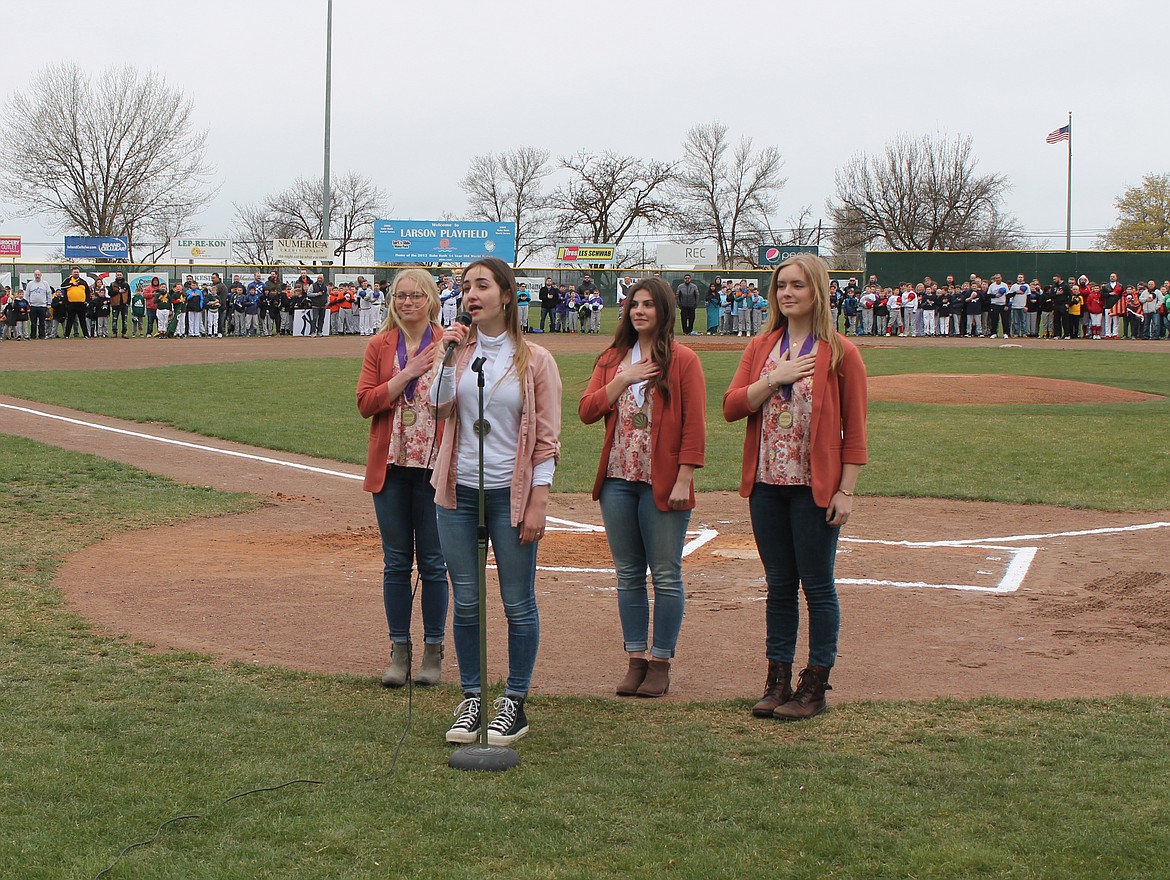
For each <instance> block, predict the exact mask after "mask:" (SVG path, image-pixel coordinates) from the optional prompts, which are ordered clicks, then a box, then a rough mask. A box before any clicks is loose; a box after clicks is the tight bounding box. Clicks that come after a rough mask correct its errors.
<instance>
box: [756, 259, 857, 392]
mask: <svg viewBox="0 0 1170 880" xmlns="http://www.w3.org/2000/svg"><path fill="white" fill-rule="evenodd" d="M785 266H796V267H797V268H798V269H800V271H801V272H802V273H804V278H805V281H807V282H808V286H809V289H810V290H812V293H813V316H812V317H813V320H812V331H813V336H814V337H816V338H817V339H818V340H820V341H821V342H826V343H828V345H829V350H830V351H831V352H832V355H831V357H830V359H829V367H830V369H833V370H835V369H837V366H838V364H840V363H841V358H842V357H844V356H845V347H844V346H843V345H842V344H841V340H840V338H839V337H838V336H837V329H836V328H835V327H834V326H833V313H832V311H831V310H830V309H829V264H828V263H826V262H825V261H824V260H822V259H821V258H820V257H818V256H817V255H816V254H793V255H792V256H791V257H789V258H788V259H787V260H785V261H784V262H783V263H781V264H780V265H779V266H777V267H776V268H775V269H773V270H772V283H771V285H770V286H769V287H768V320H767V321H765V322H764V326H763V327H761V328H760V333H771V332H772V331H773V330H782V329H783V328H785V327H787V326H788V319H787V318H785V317H784V315H783V314H781V312H780V303H779V301H778V300H777V293H776V282H777V279H779V277H780V270H781V269H783V268H784V267H785Z"/></svg>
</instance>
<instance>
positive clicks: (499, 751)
mask: <svg viewBox="0 0 1170 880" xmlns="http://www.w3.org/2000/svg"><path fill="white" fill-rule="evenodd" d="M484 360H485V358H482V357H479V358H476V359H475V360H474V361H472V362H471V369H472V370H473V371H474V372H475V374H476V378H477V385H478V386H479V421H478V422H477V423H476V424H478V425H480V430H478V431H476V432H475V433H476V435H477V436H478V437H479V524H478V526H477V528H476V540H477V543H478V544H479V742H478V743H476V744H475V745H471V746H464V747H463V748H461V749H456V750H455V751H454V752H452V753H451V758H450V759H449V760H448V762H447V766H449V767H451V768H453V769H455V770H490V771H497V772H498V771H501V770H510V769H511V768H513V767H515V766H516V765H517V764H519V763H520V755H519V754H518V753H517V752H515V751H514V750H513V749H509V748H507V747H506V746H493V745H489V744H488V734H487V729H488V723H487V711H486V710H487V700H486V698H485V695H484V691H485V688H484V681H485V680H486V679H487V674H488V672H487V668H488V665H487V549H488V530H487V508H486V502H485V498H484V488H483V438H484V435H486V434H487V431H485V430H483V429H482V426H483V425H484V424H485V422H484V418H483V382H484V379H483V364H484Z"/></svg>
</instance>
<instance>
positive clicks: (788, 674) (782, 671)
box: [752, 660, 792, 718]
mask: <svg viewBox="0 0 1170 880" xmlns="http://www.w3.org/2000/svg"><path fill="white" fill-rule="evenodd" d="M791 699H792V664H791V663H780V662H778V661H776V660H769V661H768V678H767V680H766V681H765V682H764V695H763V696H762V697H760V701H759V702H758V703H756V704H755V705H754V706H752V714H753V715H755V716H756V717H757V718H771V717H772V713H773V712H774V711H776V710H777V709H779V708H780V707H781V706H783V705H784V704H785V703H787V702H788V701H789V700H791Z"/></svg>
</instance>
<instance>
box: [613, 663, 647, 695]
mask: <svg viewBox="0 0 1170 880" xmlns="http://www.w3.org/2000/svg"><path fill="white" fill-rule="evenodd" d="M648 665H649V664H648V663H647V662H646V658H645V657H631V658H630V668H629V669H627V670H626V677H625V678H623V679H622V683H621V684H619V685H618V686H617V695H618V696H619V697H632V696H634V694H636V693H638V688H640V687H641V686H642V682H643V681H644V680H645V678H646V669H647V667H648Z"/></svg>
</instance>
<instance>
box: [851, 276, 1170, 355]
mask: <svg viewBox="0 0 1170 880" xmlns="http://www.w3.org/2000/svg"><path fill="white" fill-rule="evenodd" d="M832 284H833V291H832V294H831V295H832V301H833V314H834V320H837V319H838V318H839V319H840V320H841V321H842V322H843V324H838V326H843V327H844V330H845V333H846V334H848V335H855V336H958V337H986V338H992V339H994V338H997V337H998V338H1001V339H1009V338H1013V337H1017V338H1020V337H1030V338H1033V339H1147V340H1149V339H1166V338H1170V320H1168V319H1167V313H1168V312H1170V281H1165V282H1163V283H1162V285H1161V286H1160V287H1159V286H1158V283H1157V282H1156V281H1153V280H1150V281H1146V282H1143V283H1131V284H1122V283H1121V282H1120V281H1119V280H1118V278H1117V275H1116V273H1114V274H1111V275H1110V276H1109V280H1108V281H1106V282H1104V283H1099V282H1096V281H1092V280H1090V279H1089V278H1088V277H1087V276H1085V275H1081V276H1079V277H1078V278H1075V279H1074V278H1068V279H1066V278H1065V277H1064V276H1063V275H1053V277H1052V282H1051V283H1049V284H1041V283H1040V280H1039V279H1037V278H1033V279H1032V280H1031V281H1028V280H1026V279H1025V276H1024V275H1017V276H1016V280H1015V281H1014V282H1013V283H1011V284H1009V283H1008V282H1007V281H1005V280H1004V279H1003V277H1002V276H1001V275H999V274H996V275H992V276H991V277H990V278H988V279H984V278H980V277H979V276H977V275H972V276H971V277H970V278H969V279H968V280H966V281H963V282H961V283H956V282H955V279H954V277H953V276H947V278H946V279H945V281H943V282H942V283H939V282H936V281H934V280H933V279H931V278H925V279H923V281H921V282H920V283H918V284H911V283H909V282H903V283H901V284H899V285H898V286H897V287H882V286H881V285H880V284H878V282H877V279H876V278H872V277H871V278H870V280H869V283H867V284H866V285H865V286H864V287H860V286H859V285H858V284H857V282H856V280H855V279H850V281H849V283H846V284H845V285H844V286H841V285H839V284H838V282H836V281H834V282H832Z"/></svg>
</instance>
